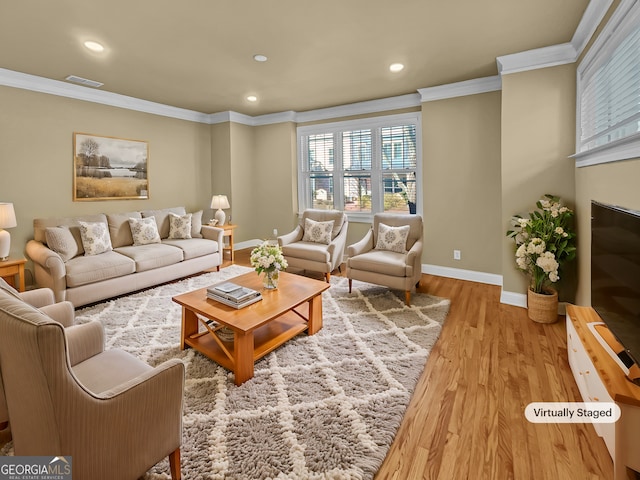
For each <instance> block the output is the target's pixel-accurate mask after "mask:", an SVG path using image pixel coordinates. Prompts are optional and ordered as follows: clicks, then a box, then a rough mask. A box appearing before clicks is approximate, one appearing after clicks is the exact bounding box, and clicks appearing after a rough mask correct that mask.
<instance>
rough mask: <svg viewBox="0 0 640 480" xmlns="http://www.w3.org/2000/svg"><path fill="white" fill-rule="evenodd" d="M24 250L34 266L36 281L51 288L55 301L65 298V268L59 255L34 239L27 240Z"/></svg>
mask: <svg viewBox="0 0 640 480" xmlns="http://www.w3.org/2000/svg"><path fill="white" fill-rule="evenodd" d="M26 251H27V255H28V256H29V258H30V259H31V260H33V263H34V266H35V270H36V283H37V284H38V285H40V286H41V287H47V288H50V289H52V290H53V294H54V297H55V300H56V302H61V301H63V300H65V299H66V298H65V293H66V289H67V280H66V275H67V268H66V266H65V264H64V262H63V261H62V258H61V257H60V255H58V254H57V253H56V252H54V251H53V250H51V249H50V248H47V247H46V246H45V245H44V244H43V243H40V242H38V241H36V240H29V241H28V242H27V246H26Z"/></svg>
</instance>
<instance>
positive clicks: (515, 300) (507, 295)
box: [500, 290, 567, 315]
mask: <svg viewBox="0 0 640 480" xmlns="http://www.w3.org/2000/svg"><path fill="white" fill-rule="evenodd" d="M500 303H504V304H505V305H513V306H514V307H522V308H527V294H526V293H516V292H505V291H504V290H503V291H502V293H501V294H500ZM566 313H567V302H558V315H565V314H566Z"/></svg>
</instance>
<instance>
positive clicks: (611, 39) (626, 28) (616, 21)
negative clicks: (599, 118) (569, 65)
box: [571, 0, 640, 167]
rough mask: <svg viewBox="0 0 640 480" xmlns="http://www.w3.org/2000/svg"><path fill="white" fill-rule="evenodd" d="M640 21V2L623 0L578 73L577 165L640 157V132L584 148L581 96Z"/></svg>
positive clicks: (583, 165)
mask: <svg viewBox="0 0 640 480" xmlns="http://www.w3.org/2000/svg"><path fill="white" fill-rule="evenodd" d="M638 22H640V2H637V1H635V0H622V1H621V3H620V5H619V6H618V8H617V9H616V11H615V12H614V14H613V15H612V17H611V19H610V20H609V22H608V23H607V25H606V26H605V27H604V29H603V30H602V32H601V33H600V35H599V36H598V38H597V39H596V41H595V42H594V43H593V45H592V47H591V49H590V50H589V51H588V52H587V53H586V54H585V56H584V58H583V60H582V61H581V62H580V64H579V65H578V68H577V72H576V132H575V135H576V138H575V148H576V153H575V154H574V155H572V156H571V158H574V159H575V160H576V167H586V166H590V165H597V164H600V163H608V162H617V161H621V160H628V159H631V158H638V157H640V132H637V133H634V134H631V135H628V136H626V137H623V138H620V139H618V140H614V141H611V142H609V143H607V144H604V145H599V146H596V147H591V148H585V146H584V145H583V142H582V140H581V131H582V96H583V90H584V84H585V83H587V82H588V81H589V80H590V79H591V78H592V76H593V75H594V74H595V73H596V72H597V71H598V68H599V67H600V66H601V65H603V64H604V63H606V62H607V61H609V59H610V58H611V55H612V53H613V52H614V51H615V49H616V48H617V47H618V46H619V45H620V44H621V43H622V42H623V41H624V40H625V39H626V38H628V35H629V33H630V31H631V30H633V25H634V24H635V25H638Z"/></svg>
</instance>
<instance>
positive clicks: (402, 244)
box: [376, 223, 410, 253]
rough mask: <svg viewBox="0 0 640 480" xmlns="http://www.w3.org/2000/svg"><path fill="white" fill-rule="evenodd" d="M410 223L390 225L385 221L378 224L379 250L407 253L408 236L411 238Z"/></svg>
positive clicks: (377, 244)
mask: <svg viewBox="0 0 640 480" xmlns="http://www.w3.org/2000/svg"><path fill="white" fill-rule="evenodd" d="M409 229H410V227H409V225H403V226H402V227H390V226H389V225H385V224H384V223H379V224H378V240H377V242H376V249H377V250H388V251H390V252H398V253H407V238H409Z"/></svg>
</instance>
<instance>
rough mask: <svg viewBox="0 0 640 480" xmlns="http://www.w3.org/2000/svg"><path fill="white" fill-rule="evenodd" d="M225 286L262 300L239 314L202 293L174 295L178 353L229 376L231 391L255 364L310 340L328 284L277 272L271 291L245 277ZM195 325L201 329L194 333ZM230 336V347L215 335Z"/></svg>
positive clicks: (250, 276) (319, 325) (251, 274)
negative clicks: (302, 337) (189, 352)
mask: <svg viewBox="0 0 640 480" xmlns="http://www.w3.org/2000/svg"><path fill="white" fill-rule="evenodd" d="M229 281H231V282H234V283H237V284H238V285H242V286H243V287H248V288H253V289H254V290H259V291H261V292H262V300H261V301H259V302H256V303H254V304H252V305H249V306H248V307H244V308H241V309H239V310H237V309H235V308H233V307H228V306H226V305H224V304H222V303H219V302H216V301H215V300H211V299H209V298H207V289H206V288H201V289H199V290H195V291H193V292H189V293H185V294H182V295H177V296H175V297H173V301H174V302H176V303H178V304H180V305H182V333H181V338H180V349H181V350H184V349H185V348H186V347H191V348H193V349H195V350H197V351H199V352H200V353H202V354H204V355H206V356H207V357H209V358H210V359H211V360H213V361H214V362H216V363H218V364H220V365H222V366H223V367H225V368H226V369H228V370H231V371H232V372H233V373H234V376H235V383H236V385H241V384H242V383H244V382H245V381H247V380H249V379H250V378H252V377H253V365H254V363H255V361H256V360H258V359H260V358H262V357H264V356H265V355H266V354H268V353H269V352H271V351H273V350H275V349H276V348H278V347H279V346H280V345H282V344H283V343H285V342H286V341H287V340H290V339H291V338H293V337H295V336H296V335H298V334H299V333H301V332H304V331H306V332H307V334H309V335H313V334H314V333H316V332H317V331H318V330H320V329H321V328H322V292H324V291H325V290H326V289H328V288H329V284H328V283H326V282H322V281H319V280H314V279H312V278H307V277H303V276H300V275H294V274H291V273H286V272H281V273H280V281H279V283H278V288H277V289H276V290H266V289H264V287H263V286H262V277H260V276H258V275H257V274H256V272H249V273H246V274H244V275H240V276H239V277H235V278H232V279H230V280H229ZM199 325H203V326H204V327H205V329H204V330H203V331H199ZM225 326H226V327H229V328H230V329H231V330H233V333H234V335H233V336H234V338H233V341H223V340H221V339H220V337H218V335H216V333H215V332H216V331H217V330H218V329H220V328H222V327H225Z"/></svg>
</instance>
